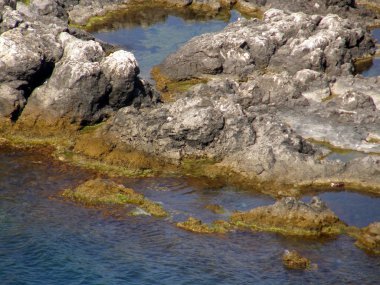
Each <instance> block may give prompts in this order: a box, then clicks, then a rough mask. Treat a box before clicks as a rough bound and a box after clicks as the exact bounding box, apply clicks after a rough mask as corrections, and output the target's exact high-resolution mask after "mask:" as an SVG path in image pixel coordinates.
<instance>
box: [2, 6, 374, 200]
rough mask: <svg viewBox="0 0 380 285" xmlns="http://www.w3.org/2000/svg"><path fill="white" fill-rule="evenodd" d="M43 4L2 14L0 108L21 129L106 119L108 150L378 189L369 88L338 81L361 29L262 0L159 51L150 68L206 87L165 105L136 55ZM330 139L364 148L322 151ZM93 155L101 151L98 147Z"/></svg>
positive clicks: (360, 47) (365, 43) (361, 46)
mask: <svg viewBox="0 0 380 285" xmlns="http://www.w3.org/2000/svg"><path fill="white" fill-rule="evenodd" d="M53 2H54V1H53V0H49V1H40V2H38V3H37V2H35V3H34V2H33V1H32V4H33V3H34V4H33V5H30V7H27V6H25V5H21V4H19V3H18V6H17V7H18V8H17V10H14V9H12V8H11V7H9V6H6V7H5V8H4V9H3V10H2V18H1V19H2V20H1V23H0V28H1V31H2V32H3V33H2V34H1V35H0V46H2V48H1V49H0V65H2V66H4V68H1V69H0V75H1V76H0V92H2V93H3V94H4V95H2V96H0V98H1V99H0V112H1V113H0V114H1V116H2V118H7V119H8V120H9V118H10V119H11V120H13V121H17V123H16V124H15V125H16V127H17V126H18V127H20V129H21V130H26V129H27V130H30V129H33V130H36V129H38V130H42V131H45V130H47V131H49V132H50V130H52V129H53V131H55V132H57V131H62V130H66V129H68V127H74V128H75V129H77V128H81V127H83V126H86V125H89V124H95V123H98V122H101V121H103V120H106V119H107V118H111V120H109V121H108V123H107V124H106V125H105V126H104V127H102V128H100V131H99V133H98V134H97V136H98V137H103V138H108V139H109V140H110V141H111V138H112V143H111V142H109V143H108V144H107V147H105V148H104V149H106V150H107V151H109V150H112V149H115V147H116V148H117V149H128V150H129V151H130V150H133V151H137V152H143V153H144V155H145V156H156V157H160V159H161V158H164V159H163V161H165V162H166V161H170V162H174V163H176V164H178V163H181V162H182V161H183V160H185V159H187V158H190V159H199V158H202V159H205V160H208V161H212V162H213V163H214V166H215V167H216V168H219V169H223V171H227V173H234V174H236V173H238V174H240V175H241V176H242V177H244V178H247V179H251V180H252V179H254V180H255V181H256V180H257V181H259V182H268V181H271V182H273V181H274V182H278V183H281V184H284V183H285V184H293V185H294V184H295V185H300V184H301V185H305V184H319V183H322V184H323V183H325V184H328V185H330V182H336V181H338V182H342V183H344V184H345V185H348V186H350V185H351V186H352V185H355V186H368V185H371V186H374V187H375V188H376V187H377V186H379V185H380V176H379V175H377V174H378V173H379V171H380V170H379V165H380V160H379V157H378V156H375V155H372V154H373V153H377V152H378V151H379V140H378V139H377V138H378V137H379V136H380V135H379V134H378V130H377V126H378V123H379V110H378V107H377V100H378V99H377V94H376V91H374V89H372V91H371V92H370V91H369V88H367V89H365V88H360V87H358V88H353V87H352V86H355V84H351V85H350V86H351V87H350V88H351V89H347V88H346V87H345V86H347V84H345V83H344V84H343V83H342V82H345V80H354V81H357V82H359V81H360V82H363V83H362V85H363V86H364V85H365V84H366V83H365V82H367V81H365V80H364V79H360V78H359V77H352V73H353V71H354V65H353V59H354V58H356V57H358V56H362V55H365V54H371V53H373V49H374V42H373V41H372V39H371V38H370V35H369V34H368V33H367V32H366V31H365V30H364V29H363V28H361V27H360V25H359V24H355V23H352V22H350V21H349V20H347V19H342V18H340V17H339V16H337V15H331V14H329V15H326V16H319V15H307V14H305V13H290V12H284V11H280V10H276V9H270V10H268V11H267V12H266V13H265V15H264V19H263V21H260V20H257V19H253V20H240V21H238V22H236V23H234V24H231V25H230V26H228V27H227V28H226V29H225V30H223V31H221V32H218V33H214V34H206V35H202V36H200V37H197V38H195V39H193V40H191V41H190V42H189V43H187V44H186V45H185V46H184V47H183V48H182V49H180V50H179V51H178V52H176V53H175V54H173V55H171V56H169V57H168V58H167V59H166V60H165V62H164V63H162V64H161V65H160V68H161V69H160V73H161V74H162V75H163V77H167V78H168V79H169V80H183V79H188V78H194V77H195V78H197V77H200V78H201V80H200V81H203V82H206V81H208V82H207V83H203V84H198V85H196V86H194V87H193V88H191V89H190V90H189V91H187V92H186V93H185V94H184V95H183V97H180V96H179V97H178V99H177V100H175V101H174V102H170V103H164V104H161V102H159V98H158V95H157V93H156V92H155V91H154V90H153V89H152V88H151V87H150V86H149V84H148V83H146V82H145V81H144V80H142V79H140V78H139V76H138V73H139V69H138V64H137V62H136V60H135V58H134V56H133V55H132V54H130V53H129V52H127V51H121V50H119V51H115V50H112V49H108V48H107V46H106V45H105V44H103V43H100V42H97V41H95V40H94V39H93V37H92V36H91V35H89V34H87V33H85V32H82V31H79V30H77V29H74V28H68V26H67V23H66V22H65V21H64V19H65V17H64V16H60V15H58V14H57V13H55V12H52V13H50V12H43V11H44V9H45V8H46V9H47V10H49V9H50V8H49V7H53V6H54V5H53V4H52V5H50V4H49V3H53ZM90 2H91V3H92V4H93V5H94V7H95V6H96V5H98V4H99V5H100V6H102V7H105V6H104V5H106V4H110V2H109V1H96V2H94V1H80V4H78V3H77V2H76V1H70V2H65V3H66V4H64V5H63V4H62V3H61V2H59V1H56V2H55V3H57V5H58V4H59V3H61V4H62V5H61V4H59V5H58V6H59V7H63V8H64V10H65V11H68V12H70V11H74V10H73V9H72V8H73V7H76V6H78V5H79V6H81V5H82V6H83V7H84V6H86V5H90ZM201 2H202V3H204V4H207V5H208V4H210V3H212V1H209V2H207V3H206V2H204V1H199V3H201ZM330 2H331V1H330ZM330 2H329V3H327V4H326V5H330V4H331V5H338V6H339V5H340V4H339V3H341V2H339V3H338V2H331V3H330ZM96 3H98V4H96ZM118 3H119V4H120V3H121V2H118V1H116V2H115V3H113V4H118ZM181 3H182V4H183V5H189V3H184V2H181ZM196 3H198V2H197V1H193V2H192V3H191V5H195V4H196ZM218 3H219V2H218ZM220 3H222V2H220ZM223 3H224V4H223ZM223 3H222V4H220V5H226V6H230V5H232V4H233V1H232V2H231V1H227V2H226V1H224V2H223ZM268 3H269V2H268ZM297 3H298V2H297ZM342 3H343V2H342ZM345 3H346V2H345ZM77 4H78V5H77ZM49 5H50V6H49ZM262 5H265V3H264V4H262ZM347 5H348V6H350V3H349V2H347V3H346V4H344V5H341V7H342V9H344V7H346V6H347ZM37 6H38V7H40V8H38V7H37ZM58 6H57V7H58ZM54 7H56V6H54ZM37 8H38V9H37ZM48 8H49V9H48ZM46 9H45V10H46ZM37 10H38V11H37ZM47 10H46V11H47ZM53 10H54V9H53ZM57 15H58V17H61V19H59V18H58V17H57ZM214 75H217V76H214ZM350 78H351V79H350ZM362 80H364V81H362ZM194 82H197V81H196V80H194ZM368 82H369V81H368ZM370 84H371V86H375V83H373V82H372V81H371V82H370ZM359 89H362V90H359ZM49 132H48V133H49ZM84 141H85V143H83V142H79V143H75V142H74V143H73V144H74V145H75V147H74V150H78V149H81V150H83V149H85V148H86V144H87V143H88V142H90V141H91V137H90V135H88V137H86V140H84ZM326 143H327V144H326ZM328 143H330V145H331V146H332V147H331V148H330V147H329V145H328ZM326 145H327V146H326ZM79 146H81V147H79ZM334 147H340V148H348V149H352V150H357V151H361V152H363V153H370V154H371V155H368V156H366V157H361V158H358V159H355V160H352V161H349V162H342V161H331V160H328V159H325V157H326V156H328V154H329V153H331V152H333V151H334ZM89 149H90V148H89ZM94 153H102V157H107V154H106V153H104V151H103V149H102V151H101V152H96V151H95V152H94ZM205 174H206V175H207V174H208V173H205ZM224 174H225V172H223V175H224ZM276 192H277V191H276ZM281 195H283V194H281Z"/></svg>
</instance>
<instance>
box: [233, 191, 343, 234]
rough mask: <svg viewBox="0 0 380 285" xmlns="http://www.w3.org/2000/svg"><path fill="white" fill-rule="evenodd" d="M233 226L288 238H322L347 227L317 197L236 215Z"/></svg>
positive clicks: (289, 201) (294, 199) (280, 202)
mask: <svg viewBox="0 0 380 285" xmlns="http://www.w3.org/2000/svg"><path fill="white" fill-rule="evenodd" d="M231 223H232V224H233V225H236V226H239V227H247V228H251V229H253V230H263V231H273V232H279V233H282V234H286V235H301V236H323V235H336V234H340V233H341V232H342V229H344V227H345V224H344V223H343V222H342V221H341V220H339V218H338V217H337V216H336V215H335V214H334V213H333V212H332V211H331V210H330V209H328V208H327V206H326V205H325V203H324V202H322V201H321V200H320V199H319V198H318V197H313V199H312V200H311V202H310V203H305V202H302V201H300V200H297V199H296V198H293V197H286V198H282V199H281V200H279V201H277V202H276V203H275V204H273V205H270V206H263V207H258V208H254V209H252V210H250V211H248V212H236V213H234V214H232V216H231Z"/></svg>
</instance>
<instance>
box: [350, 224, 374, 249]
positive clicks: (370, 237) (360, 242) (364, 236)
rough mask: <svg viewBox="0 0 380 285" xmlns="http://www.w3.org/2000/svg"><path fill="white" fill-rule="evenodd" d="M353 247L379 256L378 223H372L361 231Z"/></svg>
mask: <svg viewBox="0 0 380 285" xmlns="http://www.w3.org/2000/svg"><path fill="white" fill-rule="evenodd" d="M355 245H357V246H358V247H360V248H362V249H364V250H366V251H368V252H371V253H374V254H380V223H379V222H376V223H372V224H370V225H369V226H368V227H365V228H363V229H361V230H360V232H359V234H358V236H357V241H356V243H355Z"/></svg>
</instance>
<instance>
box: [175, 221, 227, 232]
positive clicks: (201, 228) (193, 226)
mask: <svg viewBox="0 0 380 285" xmlns="http://www.w3.org/2000/svg"><path fill="white" fill-rule="evenodd" d="M177 227H179V228H181V229H184V230H187V231H191V232H196V233H203V234H212V233H226V232H228V231H229V230H230V229H231V225H230V224H229V223H228V222H226V221H222V220H218V221H214V222H213V223H212V224H210V225H208V224H204V223H203V222H202V221H201V220H198V219H195V218H193V217H189V218H188V219H187V221H185V222H180V223H177Z"/></svg>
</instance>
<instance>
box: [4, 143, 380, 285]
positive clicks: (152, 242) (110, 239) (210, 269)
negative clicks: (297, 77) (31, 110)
mask: <svg viewBox="0 0 380 285" xmlns="http://www.w3.org/2000/svg"><path fill="white" fill-rule="evenodd" d="M89 177H91V175H90V174H89V173H86V172H84V171H82V170H80V169H75V168H70V167H66V166H65V165H62V164H59V163H54V162H51V161H49V160H48V159H46V158H44V157H43V156H41V155H38V154H37V153H28V152H23V151H20V150H17V151H10V150H6V152H0V280H1V282H0V283H1V284H376V283H377V282H378V277H379V272H380V257H375V256H370V255H367V254H366V253H364V252H363V251H361V250H360V249H357V248H356V247H355V246H354V245H353V240H352V239H351V238H349V237H345V236H342V237H339V238H337V239H332V240H324V241H317V240H303V239H297V238H285V237H282V236H279V235H276V234H267V233H251V232H234V233H231V234H227V235H199V234H193V233H189V232H186V231H183V230H180V229H178V228H176V227H175V226H174V225H173V223H172V222H171V221H172V220H177V219H181V218H182V217H181V215H184V216H186V215H189V214H191V215H195V216H197V215H199V216H198V217H201V218H204V217H205V218H207V217H209V215H210V214H209V213H208V212H207V211H206V210H204V208H203V206H204V205H205V204H209V203H218V204H221V205H223V206H224V207H225V208H226V209H228V210H232V209H235V208H238V209H242V210H244V209H248V208H250V207H252V206H257V205H263V204H267V203H271V202H272V200H271V199H270V198H268V197H265V196H260V195H256V194H254V193H248V192H241V191H237V190H235V189H233V188H223V189H219V190H218V189H212V188H210V187H206V188H205V187H204V186H201V185H200V184H199V183H196V181H194V180H189V179H176V178H164V179H143V180H137V179H125V180H123V182H124V183H125V185H126V186H133V187H134V188H135V189H138V190H143V192H144V193H145V194H146V195H147V196H148V197H150V198H152V199H154V200H156V201H161V202H163V203H164V207H165V208H166V209H168V210H169V212H170V213H171V215H172V218H169V219H167V220H160V219H154V218H151V217H147V216H139V217H128V218H126V219H117V218H114V217H112V216H107V215H104V214H103V213H102V212H101V211H99V210H97V209H88V208H82V207H79V206H77V205H75V204H72V203H68V202H64V201H62V200H59V199H57V198H54V197H57V193H58V192H59V191H61V190H63V189H65V188H67V187H71V186H73V185H76V184H78V183H80V182H81V181H83V179H87V178H89ZM330 194H331V193H330ZM337 194H339V193H337ZM323 195H325V194H323ZM326 195H327V194H326ZM322 197H324V196H322ZM324 198H328V197H327V196H326V197H324ZM361 198H362V196H361V195H358V196H355V195H352V196H350V200H343V201H344V203H345V205H346V206H347V207H343V208H342V209H343V214H344V213H345V212H346V211H348V212H350V211H352V210H354V211H355V212H358V211H359V210H358V209H359V208H360V209H361V211H362V213H363V215H362V214H360V215H359V216H358V217H355V218H354V220H356V219H358V221H359V222H360V223H362V222H363V223H367V222H368V220H365V217H364V216H365V215H372V214H373V213H371V212H367V214H364V213H366V211H367V210H368V209H369V208H370V207H371V208H372V206H374V205H373V204H367V202H368V201H366V200H360V199H361ZM335 200H336V201H338V199H335ZM331 201H334V199H331ZM361 201H362V202H361ZM329 202H330V201H329ZM357 202H358V203H357ZM354 203H355V204H354ZM348 204H351V206H352V208H351V207H349V206H348ZM376 205H377V207H378V204H376ZM378 208H379V207H378ZM202 209H203V210H202ZM359 212H360V211H359ZM343 214H342V215H343ZM349 215H350V214H349ZM184 218H185V217H184ZM284 249H297V250H299V251H300V252H301V253H302V254H304V255H305V256H307V257H309V258H310V259H311V260H312V261H313V262H315V263H317V264H318V266H319V269H318V270H315V271H305V272H298V271H289V270H286V269H284V268H283V266H282V264H281V260H280V257H281V254H282V252H283V250H284Z"/></svg>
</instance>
